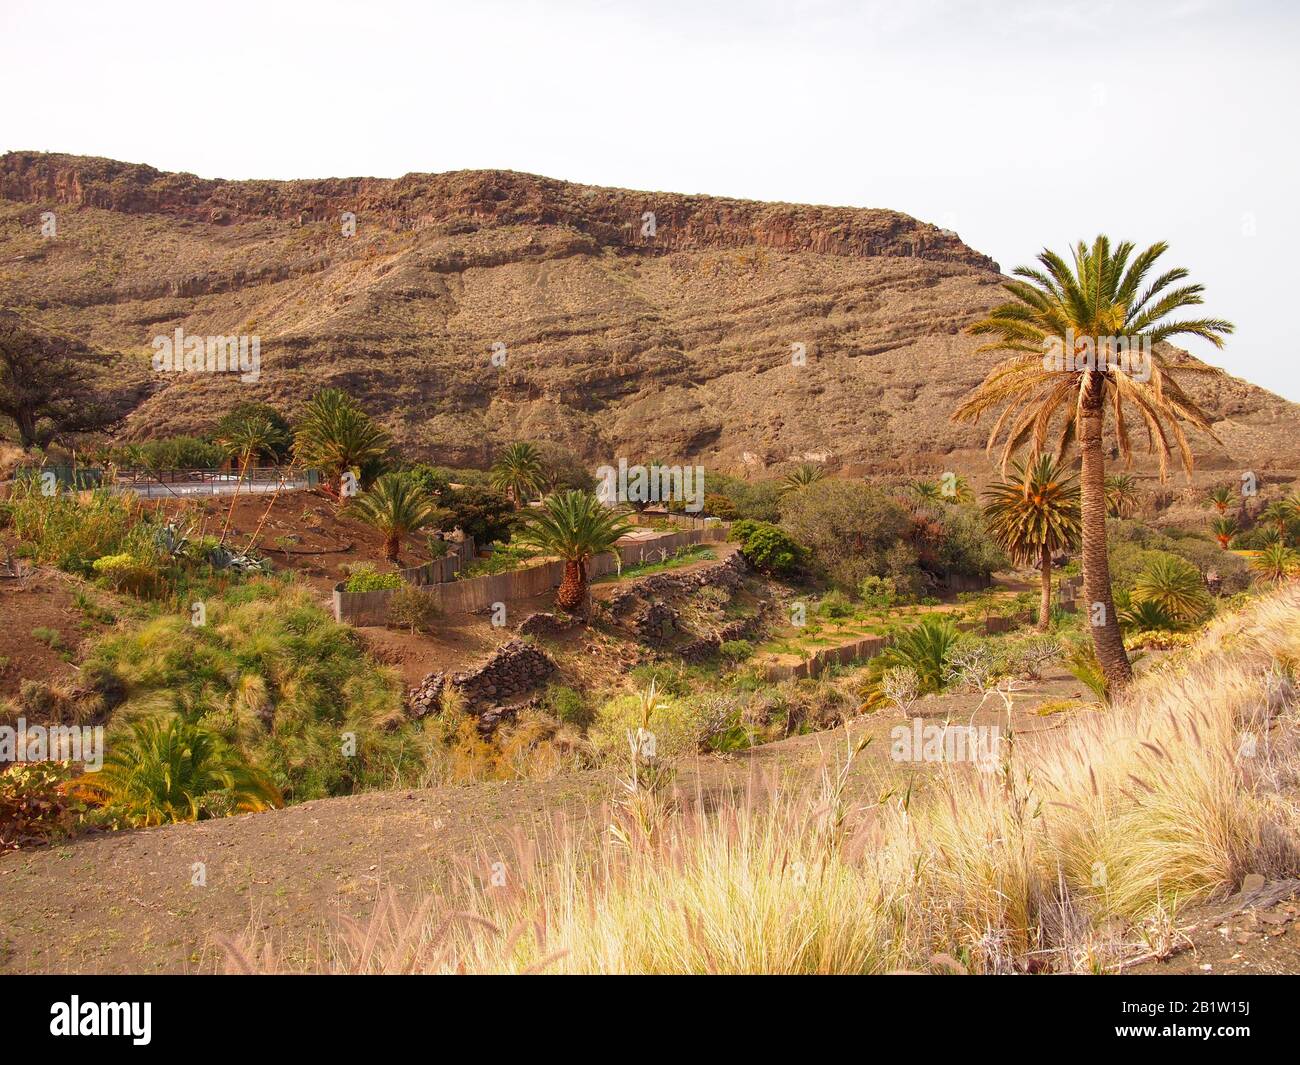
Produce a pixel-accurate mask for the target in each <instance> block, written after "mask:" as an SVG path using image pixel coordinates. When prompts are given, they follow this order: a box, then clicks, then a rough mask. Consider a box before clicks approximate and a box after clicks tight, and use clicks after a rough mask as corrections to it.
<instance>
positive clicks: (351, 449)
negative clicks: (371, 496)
mask: <svg viewBox="0 0 1300 1065" xmlns="http://www.w3.org/2000/svg"><path fill="white" fill-rule="evenodd" d="M391 444H392V440H391V438H390V437H389V435H388V433H387V432H385V431H384V429H383V428H382V427H381V426H379V425H378V424H377V423H376V422H375V421H374V420H373V419H372V418H371V417H370V415H368V414H367V413H366V412H365V411H363V410H362V409H361V408H360V407H358V406H357V404H356V403H355V402H354V401H353V400H352V398H351V397H349V396H348V395H347V394H345V393H344V392H341V391H340V390H339V389H337V388H327V389H324V390H323V391H321V392H318V393H316V395H314V396H313V397H312V398H311V400H310V402H308V404H307V409H306V410H305V411H304V412H303V416H302V419H301V420H300V421H299V422H298V429H297V432H296V433H295V434H294V438H293V451H294V457H295V458H296V459H297V460H298V463H299V464H300V465H301V466H302V467H303V468H304V469H309V470H319V471H320V473H321V474H322V475H324V478H325V489H326V491H328V492H329V493H330V494H331V495H333V496H334V497H335V498H336V499H342V498H343V496H344V495H345V494H347V493H346V489H345V477H346V475H348V474H352V475H353V476H355V477H357V478H358V479H361V478H364V477H366V476H367V475H368V474H369V473H370V472H372V471H375V470H377V469H379V468H381V467H382V464H383V462H384V460H385V458H386V456H387V455H388V449H389V447H390V446H391Z"/></svg>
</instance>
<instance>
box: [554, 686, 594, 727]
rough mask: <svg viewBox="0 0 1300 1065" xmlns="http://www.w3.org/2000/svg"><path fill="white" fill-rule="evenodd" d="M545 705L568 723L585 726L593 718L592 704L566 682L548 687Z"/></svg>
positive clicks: (555, 715)
mask: <svg viewBox="0 0 1300 1065" xmlns="http://www.w3.org/2000/svg"><path fill="white" fill-rule="evenodd" d="M543 706H545V708H546V710H547V712H548V713H550V714H551V715H552V716H553V717H556V718H558V719H559V720H561V721H563V722H564V723H565V724H566V725H576V726H577V727H578V728H584V727H585V726H587V725H588V724H590V723H591V720H592V711H591V706H590V704H589V703H588V702H587V700H586V698H585V697H584V696H583V694H582V693H581V692H579V691H577V690H576V689H574V688H570V687H568V686H567V685H564V684H553V685H552V686H551V687H550V688H548V689H547V691H546V697H545V699H544V700H543Z"/></svg>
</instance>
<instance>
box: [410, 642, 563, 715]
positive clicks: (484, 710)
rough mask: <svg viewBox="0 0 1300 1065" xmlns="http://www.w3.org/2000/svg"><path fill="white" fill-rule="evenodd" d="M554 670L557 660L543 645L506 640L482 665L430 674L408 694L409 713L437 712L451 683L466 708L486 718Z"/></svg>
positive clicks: (517, 697)
mask: <svg viewBox="0 0 1300 1065" xmlns="http://www.w3.org/2000/svg"><path fill="white" fill-rule="evenodd" d="M554 672H555V662H554V661H553V660H552V659H551V656H550V655H548V654H547V653H546V652H545V651H543V650H541V648H538V647H534V646H533V645H532V644H530V643H526V642H525V641H523V640H509V641H507V642H506V643H503V644H502V645H501V646H500V647H498V648H497V649H496V650H495V651H493V652H492V654H491V656H489V658H488V659H487V661H486V662H484V663H482V665H479V666H475V667H474V668H472V669H468V670H461V671H460V672H457V673H452V674H451V675H450V676H448V675H447V674H446V673H442V672H437V673H430V674H429V675H428V676H426V677H425V678H424V680H422V681H420V683H419V684H418V685H417V686H416V687H414V688H412V689H411V691H410V692H409V694H408V695H407V700H406V705H407V712H408V713H409V715H410V716H411V717H415V718H420V717H424V716H425V715H426V714H430V713H437V712H438V711H439V709H440V708H441V699H442V694H443V691H444V690H445V689H446V688H447V686H448V685H450V686H451V687H452V688H454V689H455V690H456V691H457V692H458V693H459V694H460V696H461V697H462V698H463V699H464V701H465V709H466V710H468V711H469V712H470V713H472V714H475V715H476V716H478V717H480V718H483V717H489V716H491V717H492V718H494V719H495V718H497V717H499V716H500V714H499V713H498V711H499V710H500V709H501V708H502V707H503V706H505V705H508V704H509V703H511V702H517V701H518V700H519V699H520V698H521V697H522V696H524V695H525V694H526V693H528V692H530V691H531V690H532V689H533V688H535V687H537V685H539V684H541V683H542V682H543V681H544V680H546V679H547V678H548V677H549V676H550V675H551V674H552V673H554Z"/></svg>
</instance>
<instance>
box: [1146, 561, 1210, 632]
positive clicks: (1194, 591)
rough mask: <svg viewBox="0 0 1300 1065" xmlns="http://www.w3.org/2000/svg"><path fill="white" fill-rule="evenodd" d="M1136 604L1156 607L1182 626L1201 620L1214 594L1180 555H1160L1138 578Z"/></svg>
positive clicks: (1195, 570) (1196, 570)
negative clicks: (1184, 623)
mask: <svg viewBox="0 0 1300 1065" xmlns="http://www.w3.org/2000/svg"><path fill="white" fill-rule="evenodd" d="M1132 601H1133V603H1134V604H1135V605H1136V604H1141V603H1154V604H1155V605H1156V606H1158V607H1159V608H1160V609H1161V610H1163V611H1164V612H1165V613H1166V614H1168V615H1169V616H1170V617H1171V618H1174V619H1175V620H1177V621H1180V622H1193V621H1197V620H1199V619H1200V618H1201V617H1202V616H1203V615H1204V614H1205V611H1206V608H1207V607H1208V606H1209V604H1210V593H1209V591H1208V590H1207V589H1206V587H1205V579H1204V578H1203V577H1202V576H1201V573H1200V570H1198V569H1197V568H1196V567H1195V566H1193V565H1192V564H1191V563H1190V562H1188V561H1187V560H1186V559H1182V558H1178V557H1177V556H1176V555H1159V556H1157V557H1156V558H1155V559H1153V560H1152V562H1151V564H1150V565H1149V566H1147V568H1146V569H1145V570H1144V571H1143V572H1142V573H1141V574H1140V575H1139V576H1138V579H1137V581H1136V582H1134V585H1133V593H1132Z"/></svg>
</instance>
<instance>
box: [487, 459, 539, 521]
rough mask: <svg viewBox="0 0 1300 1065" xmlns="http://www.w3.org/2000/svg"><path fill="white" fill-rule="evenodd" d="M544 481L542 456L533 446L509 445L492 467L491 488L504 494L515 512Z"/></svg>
mask: <svg viewBox="0 0 1300 1065" xmlns="http://www.w3.org/2000/svg"><path fill="white" fill-rule="evenodd" d="M545 480H546V471H545V469H544V468H543V464H542V455H541V452H540V451H538V450H537V448H536V447H535V446H534V445H533V444H526V443H524V444H511V445H510V446H509V447H507V448H506V449H505V450H504V451H503V452H501V457H500V458H499V459H497V461H496V463H495V465H493V467H492V487H493V488H495V489H497V491H499V492H505V493H506V494H507V495H508V496H509V497H510V499H511V502H513V503H514V505H515V509H516V510H517V509H518V508H520V507H522V506H523V505H524V504H525V503H526V502H528V499H529V497H531V496H532V495H534V494H535V493H536V492H537V491H538V489H539V488H540V487H541V485H542V483H543V482H544V481H545Z"/></svg>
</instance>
